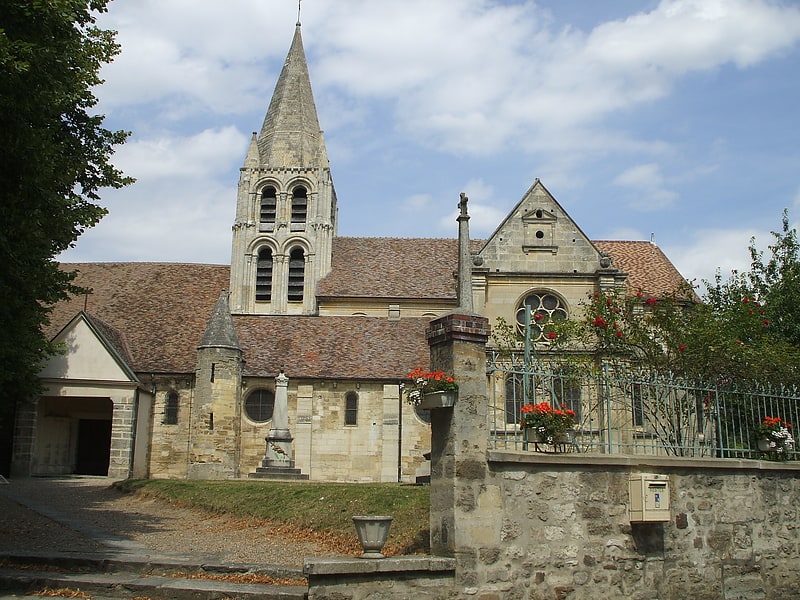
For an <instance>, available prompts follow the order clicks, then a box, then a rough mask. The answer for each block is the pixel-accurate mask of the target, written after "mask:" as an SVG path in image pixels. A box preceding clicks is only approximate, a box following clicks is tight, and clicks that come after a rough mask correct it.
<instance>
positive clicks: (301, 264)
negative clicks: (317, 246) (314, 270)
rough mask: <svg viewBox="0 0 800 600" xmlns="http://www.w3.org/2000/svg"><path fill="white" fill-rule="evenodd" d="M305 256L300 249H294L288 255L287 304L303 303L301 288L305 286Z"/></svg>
mask: <svg viewBox="0 0 800 600" xmlns="http://www.w3.org/2000/svg"><path fill="white" fill-rule="evenodd" d="M305 270H306V256H305V252H303V249H302V248H294V249H293V250H292V251H291V252H290V253H289V289H288V290H287V297H288V300H289V302H302V301H303V287H304V284H305Z"/></svg>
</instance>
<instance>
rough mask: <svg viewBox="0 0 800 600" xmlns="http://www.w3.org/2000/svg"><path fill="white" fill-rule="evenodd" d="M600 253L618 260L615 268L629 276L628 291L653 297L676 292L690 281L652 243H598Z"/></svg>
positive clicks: (596, 244)
mask: <svg viewBox="0 0 800 600" xmlns="http://www.w3.org/2000/svg"><path fill="white" fill-rule="evenodd" d="M592 243H593V244H594V245H595V246H596V247H597V249H598V250H600V251H602V252H607V253H608V254H610V255H611V257H612V258H613V259H614V263H613V266H615V267H616V268H618V269H619V270H620V271H622V272H623V273H627V274H628V280H627V285H628V290H630V291H631V292H633V291H636V290H642V292H644V293H645V294H647V295H650V296H663V295H664V294H668V293H670V292H675V291H677V290H678V288H680V287H681V286H682V285H685V283H686V280H685V279H684V278H683V276H682V275H681V274H680V273H679V272H678V269H676V268H675V265H673V264H672V262H670V260H669V259H668V258H667V256H666V255H665V254H664V253H663V252H662V251H661V248H659V247H658V246H656V245H655V244H652V243H650V242H643V241H637V242H629V241H606V240H604V241H596V242H592Z"/></svg>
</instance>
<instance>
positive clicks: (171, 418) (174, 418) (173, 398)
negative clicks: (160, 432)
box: [161, 390, 178, 425]
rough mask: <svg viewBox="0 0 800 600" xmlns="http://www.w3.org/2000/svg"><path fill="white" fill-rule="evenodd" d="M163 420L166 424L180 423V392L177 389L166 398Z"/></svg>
mask: <svg viewBox="0 0 800 600" xmlns="http://www.w3.org/2000/svg"><path fill="white" fill-rule="evenodd" d="M161 422H162V423H163V424H164V425H177V424H178V392H176V391H175V390H173V391H171V392H169V393H168V394H167V397H166V399H165V400H164V419H163V420H162V421H161Z"/></svg>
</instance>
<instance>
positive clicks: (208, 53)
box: [59, 0, 800, 280]
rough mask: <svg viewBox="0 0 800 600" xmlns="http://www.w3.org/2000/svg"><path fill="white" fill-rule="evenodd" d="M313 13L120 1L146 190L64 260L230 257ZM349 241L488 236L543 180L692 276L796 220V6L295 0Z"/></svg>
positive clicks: (593, 231) (122, 99) (126, 157)
mask: <svg viewBox="0 0 800 600" xmlns="http://www.w3.org/2000/svg"><path fill="white" fill-rule="evenodd" d="M297 18H298V2H297V0H231V1H229V2H220V1H219V0H136V1H135V2H125V1H123V0H117V1H115V2H111V3H110V5H109V11H108V13H107V14H103V15H101V16H100V18H99V20H98V23H99V25H100V26H102V27H104V28H107V29H114V30H116V31H117V32H118V35H117V41H118V42H119V43H120V44H121V46H122V51H121V53H120V55H119V56H117V57H116V60H115V61H114V62H113V63H111V64H110V65H107V66H105V67H104V68H103V70H102V76H103V78H104V79H105V83H104V84H103V85H102V86H100V87H99V88H97V89H96V91H95V94H96V96H97V97H98V99H99V103H98V105H97V111H98V112H99V113H100V114H104V115H105V116H106V119H105V126H106V127H108V128H109V129H124V130H128V131H131V132H132V135H131V137H130V138H129V140H128V141H127V142H126V143H125V144H124V145H123V146H120V147H119V148H118V150H117V152H116V154H115V155H114V157H113V162H114V164H115V165H116V166H118V167H119V168H121V169H122V170H123V171H124V172H125V174H127V175H130V176H133V177H135V178H136V180H137V182H136V183H135V184H134V185H132V186H130V187H127V188H124V189H122V190H105V191H104V192H103V194H102V196H103V197H102V201H101V204H102V205H103V206H104V207H106V208H107V209H108V210H109V214H108V215H107V216H106V217H105V218H104V219H103V220H102V221H101V222H100V224H99V225H97V226H96V227H94V228H92V229H90V230H88V231H87V232H85V233H84V234H83V235H82V236H81V237H80V238H79V239H78V241H77V243H76V245H75V246H74V247H73V248H71V249H69V250H67V251H66V252H65V253H64V254H62V255H61V256H60V257H59V258H60V260H62V261H66V262H79V261H102V262H114V261H158V262H189V263H213V264H229V263H230V251H231V226H232V224H233V221H234V213H235V207H236V187H237V182H238V175H239V168H240V167H241V166H242V164H243V161H244V157H245V154H246V151H247V147H248V142H249V138H250V135H251V132H253V131H258V130H260V128H261V124H262V122H263V119H264V115H265V113H266V110H267V106H268V105H269V101H270V98H271V96H272V92H273V89H274V86H275V82H276V80H277V78H278V74H279V73H280V69H281V67H282V66H283V62H284V59H285V58H286V54H287V53H288V50H289V46H290V43H291V39H292V36H293V34H294V29H295V23H296V21H297ZM300 20H301V22H302V26H301V31H302V36H303V43H304V47H305V52H306V58H307V60H308V66H309V73H310V76H311V82H312V87H313V90H314V97H315V100H316V105H317V112H318V114H319V120H320V124H321V127H322V129H323V130H324V132H325V141H326V145H327V149H328V156H329V159H330V162H331V171H332V175H333V181H334V185H335V187H336V192H337V196H338V202H339V232H338V233H339V235H342V236H383V237H456V236H457V223H456V221H455V218H456V216H457V212H458V209H457V204H458V199H459V193H460V192H465V193H466V194H467V195H468V196H469V198H470V203H469V212H470V215H471V220H470V233H471V236H472V237H473V238H476V239H477V238H487V237H488V236H490V235H491V234H492V232H493V231H494V230H495V228H496V227H497V226H498V225H499V224H500V222H501V220H502V219H503V218H504V217H505V216H506V215H507V214H508V212H509V211H510V210H511V209H512V208H513V207H514V206H515V205H516V204H517V203H518V202H519V201H520V200H521V199H522V197H523V196H524V195H525V193H526V191H527V190H528V188H529V187H530V186H531V185H532V184H533V182H534V181H535V179H536V178H539V179H540V180H541V181H542V183H543V184H544V185H545V187H546V188H547V189H548V190H549V191H550V192H551V193H552V194H553V196H554V197H555V198H556V200H558V202H559V203H560V204H561V205H562V206H563V208H564V209H565V210H566V211H567V212H568V213H569V214H570V215H571V216H572V218H573V219H574V220H575V221H576V222H577V224H578V225H579V227H580V228H581V229H582V230H583V232H584V233H585V234H586V235H587V236H588V237H589V238H590V239H593V240H609V239H612V240H614V239H616V240H654V241H655V243H656V244H658V246H659V247H660V248H661V249H662V250H664V252H665V253H666V254H667V256H668V257H669V258H670V259H671V260H672V262H673V263H674V264H675V265H676V266H677V267H678V269H679V270H680V271H681V273H682V274H683V275H684V276H685V277H686V278H687V279H690V280H692V279H694V280H702V279H707V280H711V279H713V277H714V274H715V272H716V271H717V270H719V271H720V272H721V273H722V275H723V276H726V275H727V274H728V273H729V272H730V270H731V269H740V270H741V269H747V268H748V266H749V253H748V245H749V243H750V240H751V238H755V244H756V246H757V247H758V248H759V249H762V250H763V249H766V247H767V246H768V245H769V244H770V243H771V241H772V236H771V234H770V231H777V230H780V226H781V217H782V213H783V210H784V209H788V210H789V216H790V221H791V223H792V224H793V225H794V224H796V223H797V219H798V215H800V144H798V140H800V1H797V0H795V1H790V0H783V1H781V0H661V1H658V0H603V1H602V2H596V1H589V0H541V1H534V0H506V1H500V0H436V1H435V2H433V1H431V0H336V1H335V2H334V1H332V0H302V6H301V12H300Z"/></svg>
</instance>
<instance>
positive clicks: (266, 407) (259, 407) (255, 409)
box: [244, 390, 275, 423]
mask: <svg viewBox="0 0 800 600" xmlns="http://www.w3.org/2000/svg"><path fill="white" fill-rule="evenodd" d="M274 408H275V394H273V393H272V392H271V391H270V390H253V392H252V393H251V394H250V395H249V396H247V399H246V400H245V401H244V412H245V413H246V414H247V418H248V419H250V420H251V421H255V422H256V423H266V422H267V421H269V420H270V419H272V411H273V410H274Z"/></svg>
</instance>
